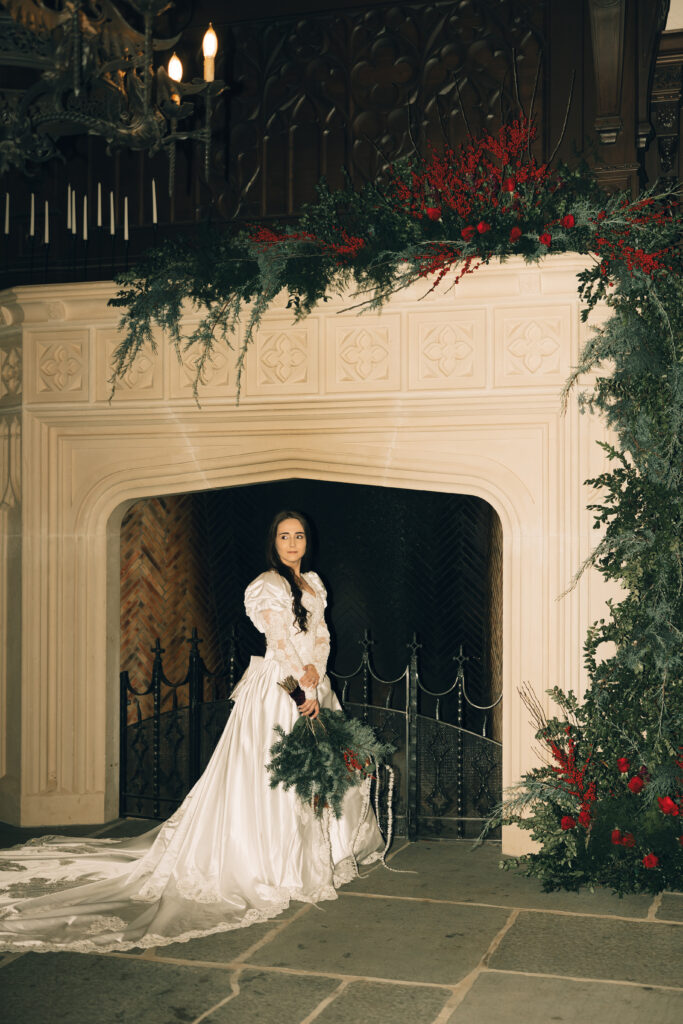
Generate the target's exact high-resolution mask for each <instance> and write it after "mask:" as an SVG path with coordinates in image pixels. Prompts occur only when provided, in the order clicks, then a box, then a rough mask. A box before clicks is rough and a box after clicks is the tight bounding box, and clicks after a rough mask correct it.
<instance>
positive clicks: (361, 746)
mask: <svg viewBox="0 0 683 1024" xmlns="http://www.w3.org/2000/svg"><path fill="white" fill-rule="evenodd" d="M292 684H293V685H292ZM280 685H281V686H282V687H283V689H285V690H286V691H287V693H289V694H290V696H292V698H293V699H296V698H295V697H294V693H295V691H296V688H297V687H298V683H297V682H296V680H295V679H293V677H291V676H289V677H287V679H286V680H284V681H283V682H282V683H281V684H280ZM275 728H276V732H277V733H278V737H279V738H278V739H277V741H276V742H275V743H274V744H273V746H272V747H271V748H270V754H271V761H270V763H269V764H268V765H267V768H268V771H269V773H270V784H271V786H272V787H273V788H274V787H275V786H278V785H280V784H282V785H283V786H284V788H285V789H290V788H291V787H294V790H295V792H296V794H297V796H298V797H299V798H300V799H301V800H303V801H304V802H305V803H310V804H311V806H312V807H313V808H314V811H315V813H316V815H317V816H318V817H321V816H322V814H323V811H324V809H325V807H326V806H327V807H329V808H330V809H331V811H332V812H333V813H334V815H335V816H336V817H339V816H340V815H341V808H342V802H343V799H344V796H345V795H346V793H347V791H348V790H349V789H350V788H351V787H352V786H357V785H360V784H361V783H362V782H363V780H364V779H367V778H369V777H371V776H372V775H373V774H374V770H375V765H379V764H381V763H382V762H383V761H385V760H387V758H388V757H389V756H390V754H391V753H392V752H393V750H394V748H393V747H392V746H390V745H389V744H387V743H382V742H381V741H380V740H378V739H377V737H376V736H375V734H374V732H373V731H372V729H371V728H370V726H369V725H364V724H363V723H362V722H359V721H357V720H356V719H353V718H347V717H346V716H345V715H344V713H343V712H342V711H332V710H330V709H328V708H322V709H321V711H320V713H319V715H318V717H317V718H315V719H312V718H308V717H307V716H304V715H302V716H301V717H300V718H299V719H298V721H296V722H295V723H294V726H293V727H292V730H291V732H289V733H285V731H284V729H282V727H281V726H276V727H275Z"/></svg>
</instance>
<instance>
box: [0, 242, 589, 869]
mask: <svg viewBox="0 0 683 1024" xmlns="http://www.w3.org/2000/svg"><path fill="white" fill-rule="evenodd" d="M583 266H584V261H583V260H582V259H580V258H578V257H574V256H555V257H548V258H547V259H546V260H545V262H544V264H543V266H542V267H528V266H526V265H524V263H523V261H521V260H510V261H509V262H507V263H505V264H503V265H498V264H496V265H492V266H490V267H487V268H484V269H482V270H480V271H479V272H478V273H477V274H475V275H473V276H472V277H469V278H466V279H464V280H463V281H462V282H461V283H460V284H459V285H458V286H457V289H455V290H451V291H447V292H439V293H433V294H430V295H428V296H427V297H424V298H423V297H422V296H423V291H424V289H422V290H420V289H416V290H413V291H406V292H404V293H402V294H400V295H398V296H396V297H395V298H394V299H393V300H392V301H391V302H390V303H389V304H388V305H387V307H386V308H385V310H383V311H382V313H381V314H378V315H377V314H372V315H369V314H362V313H360V312H358V311H357V310H352V311H345V304H344V303H343V302H342V301H341V300H336V301H331V302H329V303H326V304H324V305H323V306H322V307H321V308H319V309H316V310H315V311H314V313H313V314H312V315H311V316H309V317H308V318H306V319H305V320H303V321H301V322H299V323H296V324H294V323H292V319H291V315H290V313H289V311H288V310H287V309H286V308H285V307H284V303H282V304H281V305H280V306H278V307H276V308H274V309H272V310H271V311H270V312H269V313H268V315H267V317H266V318H265V320H264V322H263V324H262V326H261V328H260V330H259V333H258V336H257V338H256V341H255V344H254V345H253V346H252V348H251V350H250V352H249V354H248V358H247V369H246V378H245V380H244V381H243V387H242V396H241V400H240V404H239V406H238V405H236V403H235V397H234V395H235V372H234V357H231V354H230V353H229V352H227V350H223V351H222V352H220V354H218V355H217V357H216V358H215V360H214V362H213V364H212V366H211V367H210V369H209V372H208V374H207V376H206V383H205V384H204V385H203V387H202V388H201V391H200V399H201V404H202V407H201V409H198V408H197V406H196V404H195V402H194V399H193V396H192V377H193V372H194V371H193V367H192V356H191V354H187V355H186V356H185V357H184V361H183V363H182V364H178V362H177V360H176V357H175V354H174V353H173V351H172V350H171V349H170V347H169V346H168V345H166V344H165V342H164V341H163V339H161V338H160V344H159V350H158V352H157V353H156V354H154V353H152V352H146V353H144V354H143V355H142V356H141V357H140V359H139V360H138V362H137V364H136V365H135V367H134V368H133V370H132V371H131V372H130V373H129V374H128V375H127V376H126V379H125V381H124V383H123V384H122V385H121V386H120V387H119V388H118V390H117V392H116V395H115V397H114V399H113V401H111V402H110V401H109V398H110V385H109V384H108V382H107V379H108V377H109V376H110V372H111V371H110V360H111V353H112V350H113V348H114V346H115V344H116V342H117V337H118V333H117V322H118V314H117V312H116V310H113V309H111V308H109V307H108V306H107V300H108V299H109V298H110V297H111V296H112V294H113V293H114V290H115V289H114V286H113V285H112V284H111V283H93V284H77V285H76V284H74V285H68V284H66V285H61V286H33V287H24V288H16V289H13V290H11V291H6V292H4V293H0V429H1V432H2V433H1V438H2V445H1V447H0V453H1V454H0V517H1V518H2V528H3V532H2V541H1V545H2V546H1V547H0V552H1V559H2V560H1V562H0V651H1V652H2V653H1V654H0V714H1V716H2V754H1V756H0V819H3V820H6V821H9V822H12V823H14V824H21V825H24V826H29V825H55V826H59V825H66V824H70V823H93V822H103V821H106V820H110V819H111V818H114V817H116V815H117V809H118V736H119V732H118V714H119V698H118V686H119V682H118V672H119V664H118V657H119V618H120V607H119V530H120V524H121V519H122V517H123V515H124V513H125V511H126V510H127V508H129V506H130V505H131V503H132V502H134V501H136V500H137V499H139V498H141V497H146V496H152V495H160V494H173V493H180V492H188V491H199V490H203V489H207V488H218V487H231V486H239V485H242V484H247V483H253V482H256V481H264V480H274V479H279V478H287V477H303V478H312V479H319V480H337V481H342V482H343V481H348V482H353V483H372V484H383V485H386V486H392V487H406V488H417V489H429V490H440V491H448V492H453V493H463V494H471V495H475V496H478V497H480V498H483V499H485V500H486V501H488V502H489V503H490V504H491V505H492V506H493V507H494V508H495V510H496V512H497V513H498V515H499V516H500V519H501V523H502V528H503V547H504V560H503V587H504V595H503V687H504V700H503V782H504V786H508V785H510V784H512V783H513V782H515V781H516V780H517V779H518V778H519V777H520V775H521V773H522V772H523V771H524V770H526V769H527V768H529V767H531V766H532V765H533V764H534V763H535V762H534V757H535V754H534V752H533V749H532V748H533V731H532V728H531V726H530V724H529V723H528V721H527V713H526V711H525V709H524V707H523V705H522V703H521V701H520V699H519V697H518V694H517V687H518V686H519V685H520V684H521V683H522V682H523V681H526V682H528V683H530V684H531V685H532V686H533V688H534V689H535V690H536V691H537V693H538V694H539V696H540V697H541V700H542V703H543V704H544V705H546V706H547V702H548V698H547V696H546V695H545V690H546V689H547V688H548V687H550V686H553V685H556V684H557V685H559V686H561V687H563V688H565V689H569V688H572V689H574V690H575V691H577V692H579V693H580V692H581V691H582V687H583V685H584V675H583V668H582V643H583V638H584V636H585V632H586V629H587V627H588V625H589V624H590V623H591V622H592V621H593V620H594V619H596V618H598V617H599V616H600V615H601V614H604V601H605V598H606V597H607V596H609V595H608V592H607V590H606V588H605V585H604V583H603V581H602V580H601V579H600V577H598V576H596V575H594V574H591V573H588V574H586V575H585V576H584V577H583V578H582V579H581V581H580V583H579V584H578V585H577V586H576V588H575V589H574V590H572V591H571V593H569V594H568V595H567V596H566V597H564V598H562V600H558V598H559V596H560V595H561V594H562V592H563V591H564V590H565V589H566V587H567V586H568V584H569V582H570V580H571V578H572V576H573V574H574V573H575V571H576V570H577V568H578V567H579V565H580V564H581V562H582V561H583V559H584V558H585V557H586V556H587V555H588V553H589V551H590V550H591V547H592V546H593V545H594V543H595V538H596V534H595V533H594V532H593V531H592V518H591V516H590V514H589V513H588V512H587V511H586V509H585V505H586V503H587V501H588V500H589V492H588V490H587V489H586V488H585V487H584V486H583V481H584V480H585V479H586V478H587V477H590V476H593V475H596V474H597V473H599V472H600V471H601V470H602V468H603V461H602V453H601V451H600V449H599V448H598V447H597V445H596V444H595V441H596V440H599V439H603V438H604V437H605V436H606V432H605V428H604V425H603V424H602V423H601V422H600V421H598V420H596V419H595V418H594V417H591V416H589V415H579V412H578V408H577V404H576V400H575V399H574V400H571V401H570V403H569V407H568V411H567V413H566V414H565V415H563V414H562V412H561V408H560V391H561V387H562V384H563V383H564V381H565V380H566V378H567V376H568V374H569V371H570V368H571V366H572V365H573V364H575V362H576V360H577V356H578V352H579V348H580V346H581V344H582V343H583V341H584V340H585V337H586V330H587V328H586V327H584V326H583V325H582V324H581V323H580V317H579V303H578V299H577V294H576V274H577V272H578V271H579V270H581V269H582V267H583ZM195 319H196V317H195ZM192 320H193V317H192V315H191V314H188V317H187V322H188V324H191V323H192ZM527 843H528V840H527V838H526V836H525V835H524V834H522V833H519V832H516V831H514V830H512V829H506V830H505V836H504V850H505V851H506V852H510V853H515V852H521V851H522V850H523V849H525V848H526V844H527Z"/></svg>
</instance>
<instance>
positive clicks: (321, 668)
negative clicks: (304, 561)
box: [309, 572, 330, 681]
mask: <svg viewBox="0 0 683 1024" xmlns="http://www.w3.org/2000/svg"><path fill="white" fill-rule="evenodd" d="M309 578H310V579H311V582H312V583H313V586H314V587H315V589H316V591H317V592H318V595H319V596H320V597H321V598H322V601H323V608H326V607H327V591H326V590H325V585H324V583H323V581H322V580H321V579H320V577H319V576H318V574H317V572H312V573H310V574H309ZM329 656H330V631H329V629H328V628H327V623H326V622H325V616H324V615H323V616H322V617H321V618H320V620H319V621H318V623H317V625H316V629H315V647H314V649H313V664H314V665H315V667H316V669H317V670H318V675H319V676H320V680H321V681H322V678H323V676H324V675H325V672H326V670H327V659H328V658H329Z"/></svg>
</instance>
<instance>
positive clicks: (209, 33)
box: [202, 22, 218, 82]
mask: <svg viewBox="0 0 683 1024" xmlns="http://www.w3.org/2000/svg"><path fill="white" fill-rule="evenodd" d="M202 50H203V51H204V81H205V82H213V80H214V78H215V75H216V53H217V52H218V36H217V35H216V33H215V32H214V30H213V25H212V24H211V22H209V27H208V29H207V30H206V33H205V35H204V39H203V41H202Z"/></svg>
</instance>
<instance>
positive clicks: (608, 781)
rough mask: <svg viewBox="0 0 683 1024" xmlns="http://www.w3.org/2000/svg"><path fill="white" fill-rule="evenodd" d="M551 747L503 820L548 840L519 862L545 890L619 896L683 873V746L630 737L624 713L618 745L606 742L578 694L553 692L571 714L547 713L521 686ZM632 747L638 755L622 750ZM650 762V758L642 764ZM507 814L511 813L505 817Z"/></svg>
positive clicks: (673, 880) (674, 884)
mask: <svg viewBox="0 0 683 1024" xmlns="http://www.w3.org/2000/svg"><path fill="white" fill-rule="evenodd" d="M520 693H521V696H522V699H523V700H524V701H525V703H526V706H527V708H528V709H529V711H530V713H531V716H532V719H533V720H534V722H535V724H536V726H537V732H536V739H537V740H538V741H539V742H540V743H541V745H542V751H543V752H545V755H546V756H545V758H544V760H545V763H544V764H543V766H542V767H540V768H537V769H535V770H534V771H532V772H529V773H528V774H527V775H526V776H525V779H524V781H523V783H521V784H520V785H519V786H517V787H515V788H514V789H513V790H512V791H511V792H510V793H509V794H508V796H507V799H506V801H505V803H504V804H503V806H502V807H501V808H500V809H499V812H498V815H497V816H494V817H493V818H492V819H491V821H490V823H489V827H490V825H492V824H494V820H495V819H496V817H497V820H498V821H500V820H501V818H502V820H505V821H506V822H508V823H509V822H515V823H517V824H518V825H519V826H520V827H521V828H523V829H526V830H528V831H530V833H531V836H532V838H533V839H535V840H537V841H540V842H541V843H542V848H541V850H540V852H538V853H535V854H532V855H530V856H527V857H522V858H516V859H511V860H510V861H506V862H505V863H504V866H505V867H506V868H510V867H512V866H518V867H520V866H521V867H522V868H523V869H524V870H525V871H526V873H527V874H529V875H536V876H537V877H539V878H540V879H541V881H542V883H543V886H544V888H545V889H555V888H559V887H562V888H566V889H578V888H579V887H580V886H581V885H586V884H588V885H595V884H603V885H609V886H611V887H612V888H613V889H614V890H615V891H616V892H618V893H620V894H623V893H625V892H658V891H659V890H661V889H663V888H678V887H679V886H680V883H681V879H683V745H682V746H680V747H678V749H677V750H674V751H671V750H667V749H666V744H663V745H662V748H661V749H659V750H657V749H656V748H655V749H653V745H652V743H651V741H650V743H648V739H647V737H641V740H640V743H639V744H635V743H634V742H633V739H632V738H630V737H628V736H625V735H623V734H621V735H620V732H621V730H620V729H619V726H618V709H615V717H613V718H612V719H611V722H610V724H611V725H612V728H613V729H614V731H615V733H616V735H617V737H618V738H617V739H616V742H615V743H614V745H613V746H612V747H611V749H605V745H604V744H602V743H600V742H599V741H598V738H597V737H596V736H595V730H594V728H593V724H592V722H591V719H590V716H589V715H587V714H586V710H585V708H584V707H583V706H582V705H579V704H578V702H577V701H576V699H575V697H573V695H571V694H569V695H567V694H565V693H563V692H562V691H560V690H553V691H551V694H552V697H553V699H554V701H555V703H556V704H557V705H558V706H559V707H560V708H561V709H562V710H563V711H564V713H565V717H564V718H561V719H558V718H553V719H547V718H546V716H545V714H544V712H543V710H542V708H541V705H540V704H539V702H538V699H537V698H536V697H535V695H534V693H533V692H532V691H531V689H529V688H527V689H524V690H522V691H520ZM619 750H622V751H623V750H628V754H629V756H626V755H624V754H622V755H621V756H615V755H616V754H617V753H618V751H619ZM648 757H649V758H650V759H651V760H650V764H651V765H652V770H651V769H650V767H649V766H648V764H645V763H641V762H642V761H643V758H648ZM501 812H502V813H501Z"/></svg>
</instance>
